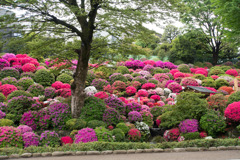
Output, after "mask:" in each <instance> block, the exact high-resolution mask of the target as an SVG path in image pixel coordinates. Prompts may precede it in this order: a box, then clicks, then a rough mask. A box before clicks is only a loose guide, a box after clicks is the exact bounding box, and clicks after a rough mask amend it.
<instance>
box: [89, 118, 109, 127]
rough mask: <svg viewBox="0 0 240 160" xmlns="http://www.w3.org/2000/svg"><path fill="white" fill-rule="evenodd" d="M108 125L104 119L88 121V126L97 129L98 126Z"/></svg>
mask: <svg viewBox="0 0 240 160" xmlns="http://www.w3.org/2000/svg"><path fill="white" fill-rule="evenodd" d="M100 126H103V127H107V125H106V123H104V122H103V121H99V120H91V121H89V122H88V123H87V127H89V128H93V129H95V128H96V127H100Z"/></svg>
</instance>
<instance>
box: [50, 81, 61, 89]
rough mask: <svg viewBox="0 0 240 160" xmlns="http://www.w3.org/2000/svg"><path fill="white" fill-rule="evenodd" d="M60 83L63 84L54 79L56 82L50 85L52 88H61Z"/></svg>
mask: <svg viewBox="0 0 240 160" xmlns="http://www.w3.org/2000/svg"><path fill="white" fill-rule="evenodd" d="M62 85H63V83H62V82H60V81H56V82H54V83H53V84H52V85H51V86H52V87H53V88H55V89H61V88H62Z"/></svg>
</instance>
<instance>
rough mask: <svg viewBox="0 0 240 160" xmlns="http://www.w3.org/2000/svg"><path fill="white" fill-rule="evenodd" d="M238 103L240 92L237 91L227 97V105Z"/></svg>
mask: <svg viewBox="0 0 240 160" xmlns="http://www.w3.org/2000/svg"><path fill="white" fill-rule="evenodd" d="M238 101H240V91H237V92H235V93H233V94H231V95H230V96H229V97H228V101H227V105H229V104H231V103H233V102H238Z"/></svg>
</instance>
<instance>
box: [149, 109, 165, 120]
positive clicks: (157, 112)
mask: <svg viewBox="0 0 240 160" xmlns="http://www.w3.org/2000/svg"><path fill="white" fill-rule="evenodd" d="M151 114H152V115H153V120H156V119H157V117H158V116H160V115H162V114H163V107H159V106H155V107H152V108H151Z"/></svg>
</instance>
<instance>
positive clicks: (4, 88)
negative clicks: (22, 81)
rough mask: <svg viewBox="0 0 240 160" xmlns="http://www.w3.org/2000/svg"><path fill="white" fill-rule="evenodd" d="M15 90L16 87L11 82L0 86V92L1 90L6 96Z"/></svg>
mask: <svg viewBox="0 0 240 160" xmlns="http://www.w3.org/2000/svg"><path fill="white" fill-rule="evenodd" d="M16 90H17V87H15V86H14V85H11V84H4V85H2V86H0V92H2V93H3V95H4V96H5V97H7V96H8V95H9V94H10V93H12V92H13V91H16Z"/></svg>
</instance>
